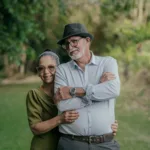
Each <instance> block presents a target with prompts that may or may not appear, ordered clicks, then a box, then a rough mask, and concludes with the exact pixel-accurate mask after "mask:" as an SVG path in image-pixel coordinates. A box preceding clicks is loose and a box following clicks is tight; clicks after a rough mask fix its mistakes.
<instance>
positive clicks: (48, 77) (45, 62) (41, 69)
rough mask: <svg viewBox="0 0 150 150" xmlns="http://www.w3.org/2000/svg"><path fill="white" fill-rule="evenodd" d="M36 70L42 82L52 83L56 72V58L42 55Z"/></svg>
mask: <svg viewBox="0 0 150 150" xmlns="http://www.w3.org/2000/svg"><path fill="white" fill-rule="evenodd" d="M37 70H38V74H39V77H40V78H41V80H42V81H43V83H53V82H54V77H55V72H56V60H55V59H54V58H53V57H51V56H48V55H47V56H42V57H41V58H40V60H39V66H38V67H37Z"/></svg>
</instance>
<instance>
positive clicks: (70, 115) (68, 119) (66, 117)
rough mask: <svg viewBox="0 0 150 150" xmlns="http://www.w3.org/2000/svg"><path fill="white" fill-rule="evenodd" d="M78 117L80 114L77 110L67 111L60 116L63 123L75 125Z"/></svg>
mask: <svg viewBox="0 0 150 150" xmlns="http://www.w3.org/2000/svg"><path fill="white" fill-rule="evenodd" d="M78 117H79V113H78V112H77V111H75V110H70V111H65V112H63V113H62V114H60V120H61V123H73V122H74V121H75V120H76V119H78Z"/></svg>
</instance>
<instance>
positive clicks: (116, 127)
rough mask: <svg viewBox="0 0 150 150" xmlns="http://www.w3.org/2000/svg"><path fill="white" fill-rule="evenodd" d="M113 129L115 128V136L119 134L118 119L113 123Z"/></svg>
mask: <svg viewBox="0 0 150 150" xmlns="http://www.w3.org/2000/svg"><path fill="white" fill-rule="evenodd" d="M111 129H112V130H113V135H114V136H115V135H116V134H117V130H118V121H117V120H115V123H113V124H112V125H111Z"/></svg>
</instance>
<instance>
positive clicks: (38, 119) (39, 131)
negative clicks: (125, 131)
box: [26, 50, 118, 150]
mask: <svg viewBox="0 0 150 150" xmlns="http://www.w3.org/2000/svg"><path fill="white" fill-rule="evenodd" d="M58 65H59V57H58V56H57V55H56V54H55V53H54V52H52V51H50V50H46V51H45V52H43V53H42V54H41V55H39V57H38V66H37V71H38V75H39V77H40V78H41V80H42V82H43V83H42V85H41V86H40V87H38V88H35V89H32V90H30V91H29V92H28V94H27V97H26V107H27V116H28V122H29V126H30V129H31V131H32V133H33V134H34V136H33V138H32V141H31V147H30V150H56V149H57V143H58V139H59V132H58V129H57V127H58V126H59V125H60V124H62V123H72V121H75V120H76V119H78V117H79V114H78V112H76V111H75V110H72V111H66V112H63V113H62V114H59V115H58V114H57V108H56V106H55V104H54V102H53V96H54V77H55V71H56V67H57V66H58ZM117 126H118V124H117V123H115V124H113V125H112V129H113V131H114V134H116V131H117Z"/></svg>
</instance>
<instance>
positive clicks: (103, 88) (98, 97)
mask: <svg viewBox="0 0 150 150" xmlns="http://www.w3.org/2000/svg"><path fill="white" fill-rule="evenodd" d="M105 72H111V73H113V74H114V75H115V77H116V78H115V79H114V80H110V81H106V82H103V83H99V84H97V85H92V84H88V85H87V86H86V87H85V88H84V89H85V91H86V95H85V99H87V100H92V101H104V100H109V99H112V98H116V97H117V96H119V94H120V79H119V75H118V65H117V62H116V60H115V59H114V58H112V57H109V59H108V60H107V61H106V63H105V66H104V70H103V73H105Z"/></svg>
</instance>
